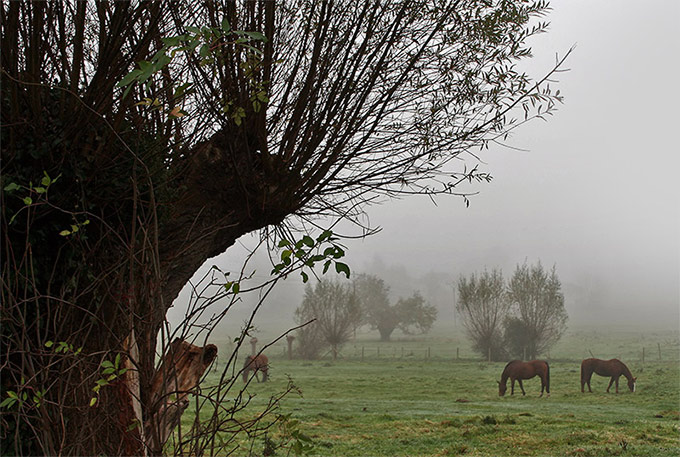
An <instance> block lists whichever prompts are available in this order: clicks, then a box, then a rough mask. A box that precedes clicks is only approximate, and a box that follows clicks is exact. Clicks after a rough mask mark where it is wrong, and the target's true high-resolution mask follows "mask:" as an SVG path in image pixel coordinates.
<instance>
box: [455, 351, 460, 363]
mask: <svg viewBox="0 0 680 457" xmlns="http://www.w3.org/2000/svg"><path fill="white" fill-rule="evenodd" d="M458 359H460V348H456V360H458Z"/></svg>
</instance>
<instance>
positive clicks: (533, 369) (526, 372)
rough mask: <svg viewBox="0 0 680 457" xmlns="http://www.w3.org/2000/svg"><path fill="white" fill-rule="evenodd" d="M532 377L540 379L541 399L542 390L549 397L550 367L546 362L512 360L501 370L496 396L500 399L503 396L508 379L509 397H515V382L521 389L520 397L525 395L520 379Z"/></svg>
mask: <svg viewBox="0 0 680 457" xmlns="http://www.w3.org/2000/svg"><path fill="white" fill-rule="evenodd" d="M534 376H538V377H539V378H541V395H540V396H541V397H542V396H543V390H544V389H545V391H546V392H547V394H548V395H547V396H548V397H549V396H550V367H549V366H548V362H546V361H545V360H532V361H531V362H522V361H521V360H513V361H512V362H510V363H508V364H507V365H506V366H505V369H504V370H503V374H502V375H501V380H500V382H498V395H500V396H501V397H502V396H503V395H505V391H506V390H507V389H508V387H507V382H508V378H510V381H511V385H510V388H511V390H510V395H515V381H517V382H519V387H520V389H522V395H526V392H524V386H523V385H522V379H531V378H533V377H534Z"/></svg>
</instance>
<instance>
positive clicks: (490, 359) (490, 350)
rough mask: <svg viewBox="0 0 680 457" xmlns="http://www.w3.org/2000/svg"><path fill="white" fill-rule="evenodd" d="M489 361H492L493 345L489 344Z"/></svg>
mask: <svg viewBox="0 0 680 457" xmlns="http://www.w3.org/2000/svg"><path fill="white" fill-rule="evenodd" d="M489 362H491V346H489Z"/></svg>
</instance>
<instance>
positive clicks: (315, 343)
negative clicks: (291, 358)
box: [295, 308, 327, 360]
mask: <svg viewBox="0 0 680 457" xmlns="http://www.w3.org/2000/svg"><path fill="white" fill-rule="evenodd" d="M298 309H299V308H298ZM295 320H296V322H297V323H298V324H300V325H302V324H304V323H305V322H308V321H306V320H305V319H303V318H302V316H299V315H298V313H297V312H296V313H295ZM302 321H304V322H302ZM325 347H327V343H326V340H325V339H324V337H323V335H322V334H321V331H320V327H319V324H318V323H317V322H316V321H314V322H312V323H310V324H307V325H305V326H304V327H301V328H299V329H298V330H297V339H296V347H295V353H296V354H297V355H298V356H299V357H300V358H302V359H305V360H315V359H318V358H319V356H320V355H321V351H322V350H323V349H324V348H325Z"/></svg>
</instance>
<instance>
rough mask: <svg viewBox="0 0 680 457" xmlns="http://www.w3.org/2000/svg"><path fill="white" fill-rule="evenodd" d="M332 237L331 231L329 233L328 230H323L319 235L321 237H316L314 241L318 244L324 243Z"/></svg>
mask: <svg viewBox="0 0 680 457" xmlns="http://www.w3.org/2000/svg"><path fill="white" fill-rule="evenodd" d="M332 236H333V232H332V231H330V230H324V231H323V232H322V233H321V235H319V236H318V238H317V239H316V241H318V242H319V243H321V242H323V241H326V240H327V239H329V238H330V237H332Z"/></svg>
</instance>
